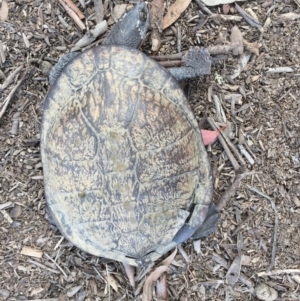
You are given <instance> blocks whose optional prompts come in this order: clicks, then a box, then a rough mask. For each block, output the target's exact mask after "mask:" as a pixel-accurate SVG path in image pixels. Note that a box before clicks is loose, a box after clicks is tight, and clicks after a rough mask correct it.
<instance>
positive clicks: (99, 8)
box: [94, 0, 104, 24]
mask: <svg viewBox="0 0 300 301" xmlns="http://www.w3.org/2000/svg"><path fill="white" fill-rule="evenodd" d="M94 7H95V16H96V21H97V24H98V23H101V22H102V21H103V18H104V8H103V3H102V0H94Z"/></svg>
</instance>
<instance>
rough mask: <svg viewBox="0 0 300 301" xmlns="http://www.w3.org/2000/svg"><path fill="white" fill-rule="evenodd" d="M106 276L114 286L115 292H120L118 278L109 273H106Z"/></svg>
mask: <svg viewBox="0 0 300 301" xmlns="http://www.w3.org/2000/svg"><path fill="white" fill-rule="evenodd" d="M104 277H105V278H106V280H107V282H108V284H109V285H110V286H111V287H112V288H113V290H114V291H115V292H118V287H119V284H118V282H117V280H116V279H115V278H114V277H113V276H111V275H109V274H107V275H105V276H104Z"/></svg>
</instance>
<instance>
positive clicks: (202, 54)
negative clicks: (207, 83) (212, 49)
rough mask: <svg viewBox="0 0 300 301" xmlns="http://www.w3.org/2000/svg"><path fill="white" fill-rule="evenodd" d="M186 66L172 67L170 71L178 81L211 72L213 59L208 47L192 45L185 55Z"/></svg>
mask: <svg viewBox="0 0 300 301" xmlns="http://www.w3.org/2000/svg"><path fill="white" fill-rule="evenodd" d="M183 63H184V66H182V67H176V68H170V69H168V70H169V72H170V73H171V74H172V75H173V76H174V77H175V78H176V80H177V81H183V80H186V79H190V78H195V77H197V76H199V75H209V74H210V73H211V71H210V69H211V60H210V55H209V52H208V50H207V49H205V48H200V47H198V46H196V47H191V48H190V49H189V50H188V52H187V53H186V54H185V55H184V57H183Z"/></svg>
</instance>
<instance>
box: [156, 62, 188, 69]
mask: <svg viewBox="0 0 300 301" xmlns="http://www.w3.org/2000/svg"><path fill="white" fill-rule="evenodd" d="M158 63H159V64H160V65H162V66H163V67H165V68H170V67H181V66H182V61H164V62H163V61H160V62H158Z"/></svg>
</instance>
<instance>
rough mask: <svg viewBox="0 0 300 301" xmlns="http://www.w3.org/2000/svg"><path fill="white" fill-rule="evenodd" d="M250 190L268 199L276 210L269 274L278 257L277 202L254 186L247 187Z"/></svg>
mask: <svg viewBox="0 0 300 301" xmlns="http://www.w3.org/2000/svg"><path fill="white" fill-rule="evenodd" d="M247 186H248V188H249V189H250V190H252V191H253V192H256V193H257V194H259V195H260V196H262V197H264V198H266V199H267V200H269V201H270V203H271V206H272V209H273V210H274V217H275V218H274V235H273V246H272V256H271V263H270V265H269V267H268V268H267V272H269V271H270V270H271V269H272V268H273V266H274V265H275V256H276V243H277V232H278V212H277V209H276V206H275V202H274V201H273V199H271V198H270V197H269V196H268V195H266V194H264V193H263V192H261V191H259V190H258V189H256V188H255V187H253V186H250V185H247Z"/></svg>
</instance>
